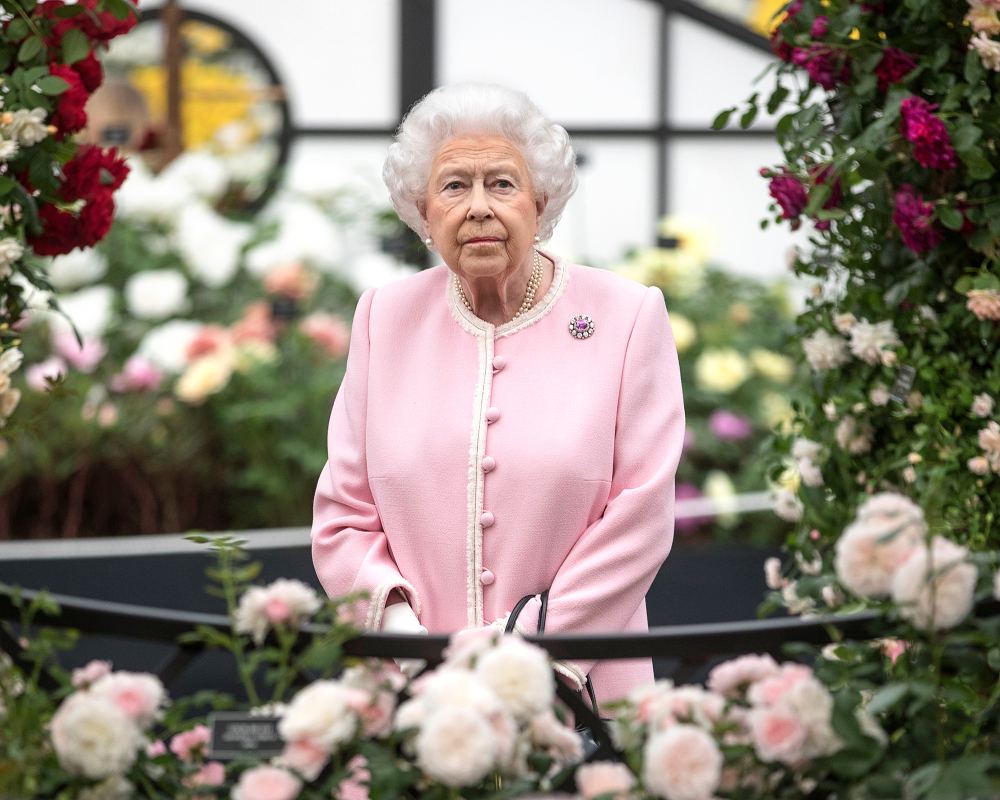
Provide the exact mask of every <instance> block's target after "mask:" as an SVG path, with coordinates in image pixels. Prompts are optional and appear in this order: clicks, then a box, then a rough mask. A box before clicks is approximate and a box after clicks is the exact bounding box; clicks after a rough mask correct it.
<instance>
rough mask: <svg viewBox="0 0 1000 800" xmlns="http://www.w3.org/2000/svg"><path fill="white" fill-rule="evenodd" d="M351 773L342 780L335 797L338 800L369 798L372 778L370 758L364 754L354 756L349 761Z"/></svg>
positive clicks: (366, 799) (365, 799)
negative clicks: (367, 783) (368, 783)
mask: <svg viewBox="0 0 1000 800" xmlns="http://www.w3.org/2000/svg"><path fill="white" fill-rule="evenodd" d="M347 769H348V771H349V774H348V776H347V777H346V778H344V780H342V781H341V782H340V786H338V787H337V789H336V791H335V794H334V797H335V798H336V800H368V786H367V785H366V782H367V781H369V780H371V777H372V776H371V773H370V772H369V771H368V760H367V759H366V758H365V757H364V756H354V758H352V759H351V760H350V761H348V762H347Z"/></svg>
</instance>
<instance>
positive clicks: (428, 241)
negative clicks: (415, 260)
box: [424, 236, 434, 250]
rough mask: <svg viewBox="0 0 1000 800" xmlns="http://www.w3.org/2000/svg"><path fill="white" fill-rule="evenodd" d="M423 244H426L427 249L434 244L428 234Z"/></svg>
mask: <svg viewBox="0 0 1000 800" xmlns="http://www.w3.org/2000/svg"><path fill="white" fill-rule="evenodd" d="M424 244H425V245H427V249H428V250H430V249H431V247H433V246H434V240H433V239H432V238H431V237H430V236H428V237H427V238H426V239H424Z"/></svg>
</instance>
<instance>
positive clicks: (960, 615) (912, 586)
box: [892, 536, 978, 630]
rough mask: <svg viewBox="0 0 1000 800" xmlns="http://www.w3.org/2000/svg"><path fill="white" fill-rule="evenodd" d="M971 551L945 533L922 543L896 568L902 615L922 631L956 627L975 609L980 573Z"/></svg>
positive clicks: (894, 595) (894, 584) (895, 588)
mask: <svg viewBox="0 0 1000 800" xmlns="http://www.w3.org/2000/svg"><path fill="white" fill-rule="evenodd" d="M967 555H968V551H967V550H966V549H965V548H964V547H962V546H960V545H957V544H955V543H954V542H951V541H949V540H948V539H945V538H944V537H942V536H935V537H934V539H933V541H932V543H931V547H930V549H928V548H927V547H924V546H921V547H920V548H919V549H918V550H917V551H916V552H915V553H914V554H913V555H912V556H910V558H909V560H907V562H906V563H905V564H903V565H902V566H901V567H900V568H899V569H898V570H897V571H896V575H895V577H894V578H893V581H892V599H893V600H894V601H895V602H896V603H897V605H899V607H900V609H899V610H900V614H901V615H902V616H903V617H905V618H906V619H908V620H910V621H911V622H912V623H913V625H914V626H915V627H917V628H920V629H922V630H928V629H931V628H933V629H935V630H944V629H947V628H953V627H955V626H956V625H958V624H959V623H960V622H961V621H962V620H964V619H965V618H966V617H967V616H968V615H969V612H970V611H971V610H972V605H973V602H974V599H975V597H974V595H975V590H976V578H977V577H978V573H977V570H976V567H975V565H973V564H969V563H968V562H966V561H965V558H966V556H967Z"/></svg>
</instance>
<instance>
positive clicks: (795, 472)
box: [773, 458, 802, 494]
mask: <svg viewBox="0 0 1000 800" xmlns="http://www.w3.org/2000/svg"><path fill="white" fill-rule="evenodd" d="M782 463H784V465H785V468H784V469H783V470H782V471H781V474H780V475H778V477H777V479H776V480H775V482H774V487H773V488H775V489H787V490H788V491H789V492H791V493H792V494H798V493H799V485H800V484H801V483H802V476H801V475H800V474H799V468H798V466H797V465H796V463H795V461H794V460H792V459H790V458H786V459H784V461H783V462H782Z"/></svg>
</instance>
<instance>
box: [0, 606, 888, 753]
mask: <svg viewBox="0 0 1000 800" xmlns="http://www.w3.org/2000/svg"><path fill="white" fill-rule="evenodd" d="M18 593H19V595H20V597H21V598H22V599H23V600H25V601H28V602H30V601H31V600H32V599H34V598H35V597H36V596H37V595H38V594H39V592H36V591H33V590H19V592H18ZM48 596H49V597H51V598H52V600H53V601H55V602H56V603H58V605H59V607H60V614H59V616H58V618H55V619H54V620H51V621H49V620H45V622H44V623H43V624H45V625H47V626H49V627H58V628H73V629H76V630H78V631H80V632H82V633H89V634H99V635H102V636H119V637H125V638H129V639H137V640H141V641H149V642H157V643H163V644H169V645H171V646H173V648H174V650H173V652H172V653H171V654H170V655H169V656H168V657H167V658H166V659H165V660H164V661H163V662H162V663H161V664H160V665H159V667H158V668H156V669H155V670H153V671H154V672H155V673H156V675H157V676H158V677H159V678H160V680H161V681H163V683H164V685H165V686H167V687H168V688H169V687H170V685H171V684H172V683H173V682H175V681H176V680H177V679H178V678H179V677H180V676H181V675H182V674H183V673H184V671H185V670H186V669H187V668H188V666H189V665H190V664H191V663H192V662H193V661H194V660H195V659H196V658H197V657H198V656H199V655H200V654H201V653H202V652H204V651H205V649H206V648H205V646H204V645H203V644H200V643H179V642H178V641H177V640H178V638H179V637H180V636H181V634H184V633H187V632H189V631H191V630H193V629H194V628H195V627H196V626H199V625H204V626H208V627H210V628H215V629H217V630H225V631H228V630H229V629H230V620H229V618H228V617H226V616H224V615H222V614H205V613H198V612H190V611H178V610H172V609H163V608H151V607H147V606H140V605H133V604H128V603H116V602H109V601H104V600H92V599H88V598H83V597H71V596H67V595H60V594H48ZM19 616H20V614H19V609H18V606H17V604H16V603H15V602H14V597H13V592H12V590H10V589H6V588H4V587H0V620H17V619H18V618H19ZM882 628H883V620H882V619H881V617H880V616H879V615H878V614H877V613H875V612H865V613H860V614H852V615H849V616H818V617H812V618H806V619H803V618H798V617H790V618H780V619H765V620H759V621H748V622H725V623H712V624H706V625H674V626H669V627H661V628H652V629H650V631H649V632H648V633H641V634H585V635H584V634H546V635H544V636H526V637H525V639H526V640H527V641H530V642H534V643H535V644H537V645H538V646H540V647H542V648H544V649H545V650H547V651H548V653H549V655H550V656H552V657H553V658H555V659H587V660H590V659H624V658H639V657H650V656H651V657H666V658H673V659H677V660H678V661H679V662H680V668H679V670H678V673H677V674H675V677H677V678H679V679H680V680H684V676H685V675H690V674H693V673H694V672H695V671H696V670H697V669H699V668H701V667H703V666H704V665H705V664H706V663H707V662H708V661H710V660H711V659H713V658H716V657H719V656H723V655H729V654H734V653H745V652H757V653H770V654H772V655H775V656H779V655H780V654H781V650H782V647H783V645H785V644H786V643H788V642H790V641H796V642H804V643H808V644H824V643H826V642H829V641H831V639H832V638H833V631H834V630H836V631H839V634H840V635H841V636H845V637H851V638H872V637H875V636H878V635H879V633H880V630H881V629H882ZM305 630H306V632H307V633H314V632H318V631H319V629H318V628H316V627H315V626H306V628H305ZM448 640H449V637H448V636H447V635H443V634H433V635H429V636H423V635H411V634H387V633H364V634H361V635H360V636H358V637H357V638H356V639H352V640H350V641H348V642H346V643H345V644H344V652H345V654H346V655H350V656H356V657H364V658H415V659H423V660H424V661H426V662H427V663H428V664H431V665H433V664H436V663H439V662H440V661H441V653H442V651H443V650H444V648H445V647H446V646H447V644H448ZM0 649H2V650H4V651H6V652H7V653H8V654H9V655H10V656H11V658H13V659H14V660H15V661H16V662H23V659H22V648H21V646H20V644H19V643H18V641H17V639H16V638H15V637H14V636H13V635H12V634H11V632H10V631H8V630H6V629H5V628H4V627H3V626H0ZM43 681H44V684H45V685H47V686H48V687H54V686H55V685H56V683H55V681H54V679H52V678H51V676H43ZM556 686H557V692H558V696H559V699H560V700H561V701H562V702H564V703H565V704H566V705H567V707H568V708H569V709H570V711H572V713H573V714H574V717H575V719H576V720H577V723H578V724H582V725H583V726H584V727H586V728H589V729H590V731H591V734H592V735H593V737H594V740H595V742H596V743H597V749H596V750H595V751H594V752H593V753H592V754H591V755H590V758H592V759H593V758H609V757H613V754H614V746H613V744H612V742H611V739H610V736H609V735H608V732H607V729H606V727H605V725H604V724H603V722H602V721H601V720H600V719H599V718H598V717H597V715H596V714H594V712H593V711H592V710H591V709H590V708H589V707H588V706H587V705H586V704H585V703H584V702H583V699H582V698H581V696H580V695H579V694H577V693H576V692H574V691H572V690H571V689H570V688H569V687H568V686H566V685H565V684H563V683H562V682H561V681H557V682H556Z"/></svg>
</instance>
